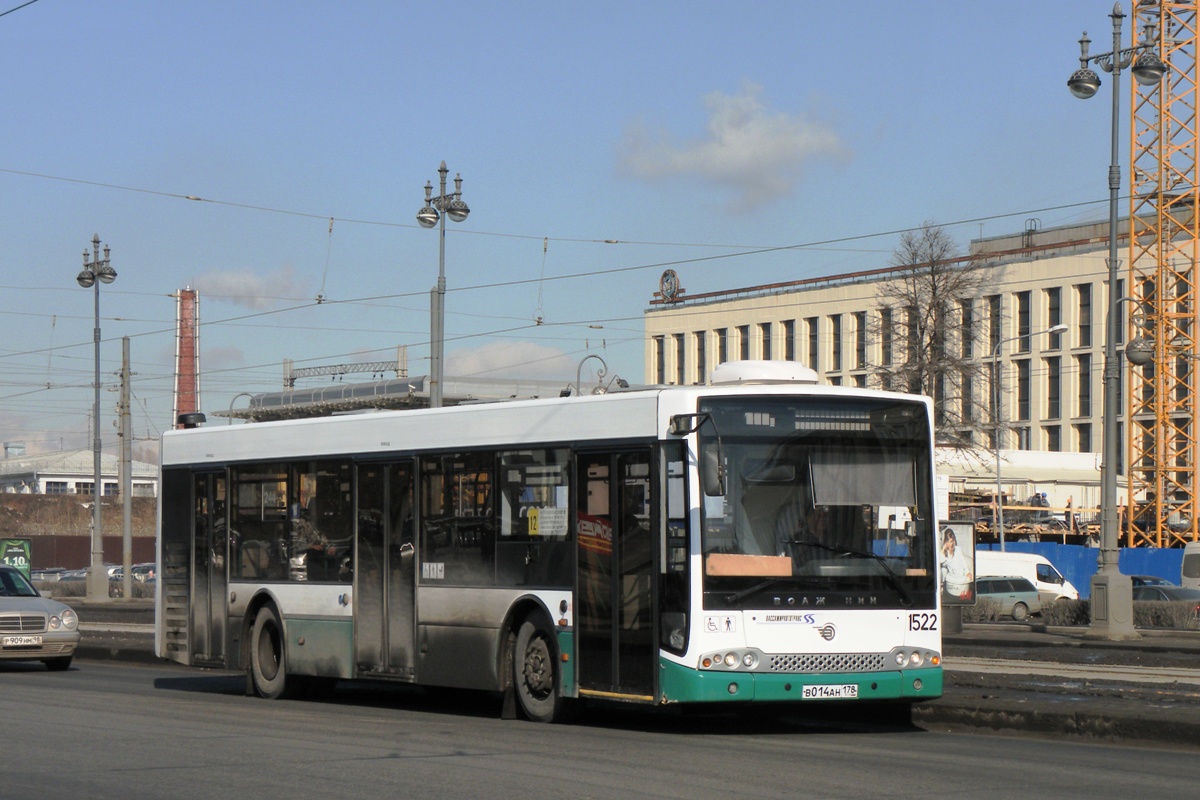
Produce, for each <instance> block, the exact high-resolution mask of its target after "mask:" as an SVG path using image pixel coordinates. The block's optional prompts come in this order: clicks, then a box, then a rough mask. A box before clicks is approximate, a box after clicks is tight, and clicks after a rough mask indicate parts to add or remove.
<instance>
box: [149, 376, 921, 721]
mask: <svg viewBox="0 0 1200 800" xmlns="http://www.w3.org/2000/svg"><path fill="white" fill-rule="evenodd" d="M931 430H932V427H931V405H930V402H929V400H928V399H927V398H922V397H915V396H911V395H903V394H896V393H887V392H876V391H869V390H864V389H850V388H842V387H834V386H822V385H818V384H817V381H816V374H815V373H813V372H812V371H811V370H808V369H806V368H803V367H799V366H797V365H794V364H781V363H771V362H734V363H730V364H723V365H721V366H720V367H718V368H717V369H716V370H715V371H714V373H713V379H712V384H711V385H705V386H686V387H683V386H668V387H651V388H641V389H631V390H624V391H613V392H609V393H606V394H599V395H583V396H569V397H556V398H552V399H530V400H511V401H505V402H497V403H479V404H468V405H458V406H453V407H448V408H440V409H423V410H409V411H378V412H370V413H362V414H350V415H343V416H325V417H319V418H309V419H294V420H286V421H278V422H259V423H254V424H247V425H237V426H233V425H211V426H204V425H202V424H201V425H197V426H194V427H191V428H188V429H181V430H174V431H170V432H168V433H166V434H164V435H163V438H162V449H161V464H162V476H161V477H162V483H161V492H160V501H159V520H158V526H159V535H158V561H159V573H158V574H159V580H160V586H159V591H158V595H157V598H158V599H157V609H156V611H157V625H156V645H155V646H156V649H157V652H158V654H159V655H160V656H162V657H164V658H168V659H173V660H175V661H179V662H181V663H184V664H191V665H197V666H208V667H220V668H228V669H238V670H244V671H245V672H246V674H247V687H248V690H252V691H253V692H255V693H257V694H258V695H261V696H263V697H267V698H277V697H286V696H296V695H299V694H301V693H303V692H304V691H306V690H307V689H309V688H311V687H313V686H314V685H325V686H328V685H329V684H331V683H333V682H334V681H336V680H338V679H354V680H367V679H370V680H380V681H399V682H407V683H414V684H420V685H425V686H440V687H457V688H464V689H481V690H491V691H495V692H503V693H506V699H508V698H511V699H514V700H515V701H516V702H515V703H511V702H509V703H506V704H505V706H506V707H507V708H510V709H513V710H516V709H519V710H520V712H521V713H523V714H524V716H526V717H528V718H530V719H533V720H539V721H553V720H556V719H561V718H562V717H563V716H564V714H566V712H567V711H568V710H570V709H571V707H572V706H574V705H575V704H576V703H578V702H579V701H581V700H583V701H586V700H587V699H589V698H602V699H606V700H611V701H624V702H628V703H640V704H646V705H672V704H721V703H726V704H728V703H742V704H753V703H787V702H795V703H801V704H802V703H815V702H826V701H830V702H832V701H836V702H838V703H847V704H849V703H864V702H872V703H873V702H889V703H899V704H911V703H913V702H915V701H920V700H927V699H931V698H936V697H938V696H940V695H941V692H942V669H941V632H940V625H939V621H940V612H941V609H940V606H939V592H938V586H937V575H938V570H937V561H936V559H937V555H936V550H937V549H936V547H935V537H936V531H937V526H936V522H937V520H936V517H935V510H934V503H935V499H934V466H933V442H932V432H931Z"/></svg>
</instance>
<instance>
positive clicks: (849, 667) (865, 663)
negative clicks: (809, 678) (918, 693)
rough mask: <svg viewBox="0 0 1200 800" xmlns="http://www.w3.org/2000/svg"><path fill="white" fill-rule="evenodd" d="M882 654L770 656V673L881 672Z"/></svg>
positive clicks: (883, 659) (884, 660)
mask: <svg viewBox="0 0 1200 800" xmlns="http://www.w3.org/2000/svg"><path fill="white" fill-rule="evenodd" d="M886 663H887V662H886V659H885V658H884V654H883V653H827V654H826V653H799V654H795V655H774V656H771V671H772V672H812V673H820V672H882V671H883V669H884V665H885V664H886Z"/></svg>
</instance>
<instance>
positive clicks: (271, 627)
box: [250, 606, 301, 700]
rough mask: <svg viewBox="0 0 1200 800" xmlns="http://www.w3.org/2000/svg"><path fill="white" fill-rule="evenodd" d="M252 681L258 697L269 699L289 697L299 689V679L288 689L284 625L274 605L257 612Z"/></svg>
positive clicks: (251, 661) (254, 629)
mask: <svg viewBox="0 0 1200 800" xmlns="http://www.w3.org/2000/svg"><path fill="white" fill-rule="evenodd" d="M250 678H251V680H252V681H253V682H254V691H255V692H256V693H257V694H258V696H259V697H265V698H266V699H268V700H278V699H280V698H283V697H290V696H291V693H290V692H289V689H293V690H294V689H298V688H300V687H299V685H300V683H301V681H299V680H292V681H290V683H291V686H289V681H288V675H287V656H286V655H285V654H284V646H283V625H282V624H280V622H279V615H278V614H276V613H275V609H274V608H272V607H271V606H263V607H262V608H260V609H259V610H258V615H257V616H255V618H254V627H253V628H251V630H250Z"/></svg>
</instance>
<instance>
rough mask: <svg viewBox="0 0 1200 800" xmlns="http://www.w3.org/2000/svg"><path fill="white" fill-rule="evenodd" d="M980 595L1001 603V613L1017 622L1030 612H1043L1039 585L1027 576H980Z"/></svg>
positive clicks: (978, 588) (978, 590)
mask: <svg viewBox="0 0 1200 800" xmlns="http://www.w3.org/2000/svg"><path fill="white" fill-rule="evenodd" d="M975 592H976V594H977V595H978V596H979V597H990V598H991V599H992V600H995V601H996V602H997V603H999V604H1000V613H1001V614H1003V615H1005V616H1011V617H1012V618H1013V619H1015V620H1016V621H1017V622H1020V621H1022V620H1024V619H1028V618H1029V615H1030V614H1040V613H1042V599H1041V596H1040V595H1039V594H1038V590H1037V587H1036V586H1034V585H1033V584H1032V583H1031V582H1030V581H1029V580H1028V579H1027V578H1021V577H1018V576H1016V575H1010V576H1007V577H1001V578H996V577H992V578H979V579H977V580H976V581H975Z"/></svg>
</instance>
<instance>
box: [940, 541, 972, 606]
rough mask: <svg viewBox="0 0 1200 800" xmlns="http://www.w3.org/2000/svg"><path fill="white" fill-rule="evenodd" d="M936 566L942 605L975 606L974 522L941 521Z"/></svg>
mask: <svg viewBox="0 0 1200 800" xmlns="http://www.w3.org/2000/svg"><path fill="white" fill-rule="evenodd" d="M938 566H939V570H938V572H939V578H940V581H939V583H940V584H941V587H942V605H944V606H970V605H974V604H975V526H974V525H972V524H971V523H969V522H967V523H962V522H943V523H941V524H940V525H938Z"/></svg>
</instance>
